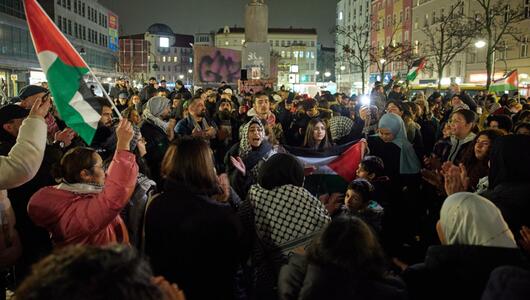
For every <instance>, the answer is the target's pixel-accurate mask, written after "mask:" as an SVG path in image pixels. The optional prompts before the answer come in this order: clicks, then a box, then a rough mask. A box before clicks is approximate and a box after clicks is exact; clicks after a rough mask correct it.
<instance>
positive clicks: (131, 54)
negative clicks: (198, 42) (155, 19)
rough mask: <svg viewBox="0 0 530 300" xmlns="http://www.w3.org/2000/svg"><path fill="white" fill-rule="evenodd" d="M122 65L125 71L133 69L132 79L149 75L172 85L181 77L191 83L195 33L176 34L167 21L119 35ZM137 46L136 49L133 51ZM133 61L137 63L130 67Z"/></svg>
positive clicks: (139, 80) (187, 83)
mask: <svg viewBox="0 0 530 300" xmlns="http://www.w3.org/2000/svg"><path fill="white" fill-rule="evenodd" d="M120 40H121V42H120V53H123V56H122V55H120V64H122V67H123V71H124V73H127V72H126V71H127V70H131V69H132V70H133V71H134V72H133V73H131V75H129V76H130V78H134V79H135V80H137V81H138V82H145V81H146V80H147V79H149V78H150V77H155V78H156V79H157V80H166V81H168V86H170V87H173V86H174V83H175V81H177V80H182V81H183V82H184V84H186V85H191V84H192V81H193V76H192V75H193V74H192V72H193V43H194V37H193V36H192V35H184V34H176V33H174V32H173V30H172V29H171V28H170V27H169V26H167V25H166V24H160V23H155V24H153V25H151V26H150V27H149V28H148V29H147V31H146V32H145V33H141V34H135V35H129V36H122V37H120ZM131 45H136V47H137V48H136V49H137V51H130V47H131ZM131 63H134V64H135V65H136V69H135V66H131Z"/></svg>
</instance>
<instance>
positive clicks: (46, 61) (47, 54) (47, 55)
mask: <svg viewBox="0 0 530 300" xmlns="http://www.w3.org/2000/svg"><path fill="white" fill-rule="evenodd" d="M37 58H38V59H39V63H40V66H41V67H42V71H43V72H44V74H46V73H48V69H49V68H50V66H51V65H52V64H53V63H54V62H55V60H56V59H57V54H55V52H51V51H49V50H46V51H42V52H40V53H39V54H37Z"/></svg>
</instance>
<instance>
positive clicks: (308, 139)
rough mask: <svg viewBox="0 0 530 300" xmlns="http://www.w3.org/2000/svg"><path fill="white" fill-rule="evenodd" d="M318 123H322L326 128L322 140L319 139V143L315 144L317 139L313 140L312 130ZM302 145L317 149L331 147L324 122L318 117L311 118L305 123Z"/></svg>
mask: <svg viewBox="0 0 530 300" xmlns="http://www.w3.org/2000/svg"><path fill="white" fill-rule="evenodd" d="M318 123H322V124H324V128H325V129H326V136H325V137H324V139H323V140H322V141H320V143H319V144H317V141H315V138H314V137H313V130H314V128H315V126H317V124H318ZM304 147H307V148H313V149H318V150H324V149H327V148H329V147H331V143H330V141H329V133H328V130H327V126H326V122H324V121H323V120H322V119H320V118H313V119H311V120H310V121H309V123H308V124H307V129H306V131H305V139H304Z"/></svg>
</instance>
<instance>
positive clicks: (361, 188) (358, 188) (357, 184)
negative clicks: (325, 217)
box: [334, 179, 383, 236]
mask: <svg viewBox="0 0 530 300" xmlns="http://www.w3.org/2000/svg"><path fill="white" fill-rule="evenodd" d="M373 190H374V187H373V186H372V184H371V183H370V182H369V181H368V180H365V179H355V180H354V181H352V182H351V183H350V184H349V185H348V189H347V190H346V195H345V196H344V205H342V206H341V207H340V208H339V210H338V211H337V212H336V213H335V214H334V216H337V215H342V214H347V215H350V216H356V217H358V218H360V219H361V220H363V221H364V222H366V224H368V225H369V226H370V227H371V228H372V229H373V230H374V232H375V233H376V234H377V235H378V236H379V235H380V233H381V229H382V221H383V207H381V205H379V204H378V203H377V202H375V201H374V200H372V192H373Z"/></svg>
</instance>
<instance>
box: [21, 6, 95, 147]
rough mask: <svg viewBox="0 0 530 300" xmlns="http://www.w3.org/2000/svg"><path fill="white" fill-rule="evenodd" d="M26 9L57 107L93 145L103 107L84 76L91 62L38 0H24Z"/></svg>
mask: <svg viewBox="0 0 530 300" xmlns="http://www.w3.org/2000/svg"><path fill="white" fill-rule="evenodd" d="M24 10H25V13H26V20H27V22H28V26H29V30H30V32H31V38H32V39H33V45H34V46H35V52H36V53H37V56H38V59H39V63H40V65H41V67H42V70H43V72H44V73H45V74H46V79H47V80H48V86H49V87H50V90H51V93H52V96H53V100H54V103H55V106H56V107H57V111H58V112H59V115H60V116H61V119H62V120H63V121H65V122H66V124H67V125H68V126H69V127H71V128H72V129H73V130H74V131H75V132H77V133H78V134H79V136H81V138H83V140H85V142H86V143H87V144H89V145H90V144H91V143H92V139H93V138H94V134H95V133H96V129H97V125H98V122H99V120H100V113H99V111H100V108H99V104H98V102H97V101H96V100H95V99H94V98H92V97H93V95H92V93H91V92H90V89H89V88H88V87H87V85H86V83H85V81H84V80H83V76H84V75H85V74H88V73H89V68H88V65H87V64H86V63H85V61H84V60H83V58H82V57H81V56H80V55H79V54H78V53H77V51H76V50H75V48H74V47H73V46H72V44H70V42H69V41H68V40H67V39H66V37H65V36H64V35H63V34H62V33H61V31H60V30H59V29H58V28H57V26H55V23H53V21H52V20H51V19H50V17H48V15H47V14H46V12H45V11H44V10H43V9H42V7H41V6H40V5H39V4H38V3H37V1H36V0H24Z"/></svg>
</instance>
